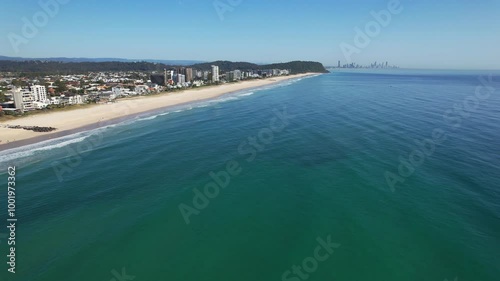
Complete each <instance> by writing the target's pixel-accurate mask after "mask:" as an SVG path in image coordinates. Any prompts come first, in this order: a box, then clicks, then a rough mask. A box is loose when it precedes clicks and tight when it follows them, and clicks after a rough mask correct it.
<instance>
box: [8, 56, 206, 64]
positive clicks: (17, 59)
mask: <svg viewBox="0 0 500 281" xmlns="http://www.w3.org/2000/svg"><path fill="white" fill-rule="evenodd" d="M0 61H53V62H115V61H117V62H151V63H163V64H167V65H192V64H196V63H203V62H204V61H198V60H155V59H121V58H66V57H58V58H21V57H7V56H0Z"/></svg>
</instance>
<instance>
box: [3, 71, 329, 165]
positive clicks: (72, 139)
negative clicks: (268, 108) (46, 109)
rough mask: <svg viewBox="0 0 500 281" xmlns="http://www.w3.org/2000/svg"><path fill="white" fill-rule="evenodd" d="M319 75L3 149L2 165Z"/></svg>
mask: <svg viewBox="0 0 500 281" xmlns="http://www.w3.org/2000/svg"><path fill="white" fill-rule="evenodd" d="M318 75H320V74H318ZM318 75H311V76H307V77H302V78H297V79H291V80H286V81H282V82H280V83H277V84H273V85H268V86H263V87H258V88H255V89H252V90H251V91H250V92H249V90H248V89H246V90H242V91H238V92H234V93H229V94H227V95H223V96H220V97H218V98H215V99H211V100H206V101H199V102H194V103H189V104H187V105H180V106H175V107H173V108H169V109H168V111H165V112H160V113H157V114H154V115H151V116H144V115H143V116H138V117H136V118H134V119H132V120H125V121H122V122H119V123H116V124H110V125H106V126H104V127H100V128H97V129H94V130H91V131H85V132H78V133H76V134H72V135H68V136H63V137H60V138H55V139H50V140H46V141H42V142H39V143H36V144H30V145H26V146H22V147H17V148H12V149H8V150H5V151H1V152H0V158H1V160H0V167H1V166H2V164H5V163H7V162H12V161H14V160H16V162H19V161H20V159H23V158H29V157H33V156H34V155H40V154H41V153H43V152H44V151H50V150H53V149H58V148H63V147H65V146H67V145H70V144H74V143H79V142H81V141H84V140H85V139H86V138H88V137H89V136H92V135H94V134H101V133H103V132H104V131H106V130H109V129H112V128H115V127H117V126H127V125H131V124H133V123H136V122H139V121H151V120H154V119H156V118H158V117H160V116H165V115H168V114H170V113H180V112H183V111H186V110H193V109H196V108H205V107H209V106H213V105H216V104H218V103H222V102H228V101H235V100H239V99H240V98H242V97H247V96H251V95H254V94H255V93H256V92H258V91H266V90H270V89H274V88H277V87H287V86H289V85H292V84H294V83H296V82H299V81H301V80H303V79H307V78H311V77H315V76H318Z"/></svg>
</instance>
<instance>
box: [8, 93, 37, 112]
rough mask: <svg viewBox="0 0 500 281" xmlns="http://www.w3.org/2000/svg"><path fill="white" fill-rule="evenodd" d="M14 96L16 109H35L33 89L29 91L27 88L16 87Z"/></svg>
mask: <svg viewBox="0 0 500 281" xmlns="http://www.w3.org/2000/svg"><path fill="white" fill-rule="evenodd" d="M12 96H13V97H14V105H15V106H16V109H19V110H21V111H23V112H24V111H26V110H33V109H35V107H34V105H33V102H34V101H35V100H34V98H33V94H32V93H31V91H28V90H27V89H21V88H14V89H13V92H12Z"/></svg>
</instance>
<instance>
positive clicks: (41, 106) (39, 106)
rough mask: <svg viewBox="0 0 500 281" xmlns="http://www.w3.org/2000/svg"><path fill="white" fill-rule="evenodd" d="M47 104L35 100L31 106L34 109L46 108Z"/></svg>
mask: <svg viewBox="0 0 500 281" xmlns="http://www.w3.org/2000/svg"><path fill="white" fill-rule="evenodd" d="M47 105H48V104H46V103H45V102H41V101H35V102H33V108H35V109H44V108H47Z"/></svg>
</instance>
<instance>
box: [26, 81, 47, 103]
mask: <svg viewBox="0 0 500 281" xmlns="http://www.w3.org/2000/svg"><path fill="white" fill-rule="evenodd" d="M30 90H31V94H32V95H33V99H34V100H35V101H41V102H45V101H46V100H47V89H45V86H40V85H33V86H31V87H30Z"/></svg>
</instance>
